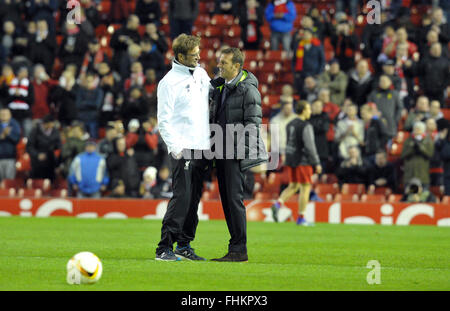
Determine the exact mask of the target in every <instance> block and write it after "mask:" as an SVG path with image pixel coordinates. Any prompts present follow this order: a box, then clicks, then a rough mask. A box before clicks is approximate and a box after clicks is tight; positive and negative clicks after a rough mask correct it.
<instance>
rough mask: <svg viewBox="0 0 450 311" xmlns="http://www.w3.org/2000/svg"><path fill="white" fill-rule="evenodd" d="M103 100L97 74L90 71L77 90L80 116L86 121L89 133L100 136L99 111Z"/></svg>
mask: <svg viewBox="0 0 450 311" xmlns="http://www.w3.org/2000/svg"><path fill="white" fill-rule="evenodd" d="M102 100H103V90H102V89H101V88H99V87H97V84H96V75H95V74H94V73H88V74H87V75H86V78H85V79H84V81H83V84H82V85H81V87H79V88H77V91H76V103H75V104H76V107H77V111H78V118H79V119H80V121H82V122H83V123H84V125H85V126H86V129H87V131H88V133H89V135H90V136H91V137H92V138H98V120H99V111H100V107H101V105H102Z"/></svg>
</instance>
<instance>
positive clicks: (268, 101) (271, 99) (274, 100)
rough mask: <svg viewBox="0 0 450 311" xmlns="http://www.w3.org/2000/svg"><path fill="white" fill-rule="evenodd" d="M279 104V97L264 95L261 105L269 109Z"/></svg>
mask: <svg viewBox="0 0 450 311" xmlns="http://www.w3.org/2000/svg"><path fill="white" fill-rule="evenodd" d="M279 102H280V95H266V96H264V98H263V104H264V105H268V106H270V107H272V106H275V105H277V104H278V103H279Z"/></svg>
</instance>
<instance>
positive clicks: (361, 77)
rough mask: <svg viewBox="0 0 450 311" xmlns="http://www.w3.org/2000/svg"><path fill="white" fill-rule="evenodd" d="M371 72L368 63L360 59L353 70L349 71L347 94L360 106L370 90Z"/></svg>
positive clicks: (365, 100)
mask: <svg viewBox="0 0 450 311" xmlns="http://www.w3.org/2000/svg"><path fill="white" fill-rule="evenodd" d="M372 80H373V77H372V73H371V72H370V70H369V63H368V62H367V60H365V59H361V60H360V61H359V62H358V63H357V64H356V68H355V70H352V71H351V72H350V73H349V79H348V86H347V96H348V97H349V98H350V99H351V100H352V101H353V102H354V103H355V104H356V105H357V106H358V107H361V106H362V105H364V104H365V103H366V102H367V96H368V95H369V93H370V92H371V91H372V84H373V82H372Z"/></svg>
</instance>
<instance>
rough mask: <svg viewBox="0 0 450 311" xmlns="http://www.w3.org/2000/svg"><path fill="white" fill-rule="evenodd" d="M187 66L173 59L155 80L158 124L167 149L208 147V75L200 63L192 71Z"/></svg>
mask: <svg viewBox="0 0 450 311" xmlns="http://www.w3.org/2000/svg"><path fill="white" fill-rule="evenodd" d="M189 69H190V67H186V66H183V65H181V64H179V63H177V62H175V61H173V62H172V69H171V70H170V71H169V72H168V73H167V74H166V75H165V76H164V78H163V79H162V80H161V81H160V82H159V84H158V90H157V98H158V128H159V132H160V134H161V137H162V139H163V140H164V142H165V143H166V145H167V150H168V152H169V153H171V152H173V153H174V154H179V153H180V152H181V151H183V149H196V150H207V149H209V147H210V141H209V136H210V132H209V88H210V80H211V79H210V78H209V76H208V74H207V73H206V71H205V70H204V69H203V68H202V67H200V66H197V67H195V69H194V72H193V74H191V72H190V71H189ZM191 70H192V68H191Z"/></svg>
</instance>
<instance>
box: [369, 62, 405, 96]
mask: <svg viewBox="0 0 450 311" xmlns="http://www.w3.org/2000/svg"><path fill="white" fill-rule="evenodd" d="M381 68H382V72H380V74H379V75H377V76H375V78H374V79H373V87H372V88H373V89H376V88H377V87H378V85H379V83H380V77H381V76H382V75H386V76H388V77H389V78H390V79H391V81H392V87H393V89H394V90H396V91H397V92H400V90H401V87H402V81H401V79H400V77H399V76H398V75H397V73H396V71H395V61H394V60H393V59H390V58H388V59H386V60H385V61H384V62H383V63H382V67H381ZM399 95H400V94H399ZM400 99H401V100H402V99H403V98H400Z"/></svg>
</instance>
